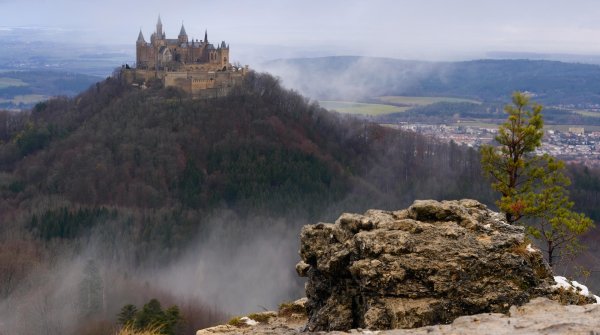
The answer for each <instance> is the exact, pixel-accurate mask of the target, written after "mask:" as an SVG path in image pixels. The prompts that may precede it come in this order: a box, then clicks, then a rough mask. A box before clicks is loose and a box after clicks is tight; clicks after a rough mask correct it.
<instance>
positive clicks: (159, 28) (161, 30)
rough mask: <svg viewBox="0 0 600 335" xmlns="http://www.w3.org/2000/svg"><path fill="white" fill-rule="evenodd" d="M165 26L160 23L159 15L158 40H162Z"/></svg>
mask: <svg viewBox="0 0 600 335" xmlns="http://www.w3.org/2000/svg"><path fill="white" fill-rule="evenodd" d="M162 28H163V26H162V22H161V21H160V15H158V22H156V38H157V39H159V40H160V39H162V38H163V29H162Z"/></svg>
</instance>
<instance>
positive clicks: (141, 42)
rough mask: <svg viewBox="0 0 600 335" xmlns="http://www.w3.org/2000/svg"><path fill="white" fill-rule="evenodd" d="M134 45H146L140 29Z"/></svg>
mask: <svg viewBox="0 0 600 335" xmlns="http://www.w3.org/2000/svg"><path fill="white" fill-rule="evenodd" d="M136 44H146V40H145V39H144V34H142V29H140V34H139V35H138V39H137V42H136Z"/></svg>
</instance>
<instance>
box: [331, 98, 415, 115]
mask: <svg viewBox="0 0 600 335" xmlns="http://www.w3.org/2000/svg"><path fill="white" fill-rule="evenodd" d="M319 104H320V105H321V107H323V108H327V109H330V110H335V111H338V112H340V113H347V114H365V115H383V114H391V113H398V112H404V111H406V110H407V109H409V107H398V106H392V105H385V104H369V103H362V102H353V101H319Z"/></svg>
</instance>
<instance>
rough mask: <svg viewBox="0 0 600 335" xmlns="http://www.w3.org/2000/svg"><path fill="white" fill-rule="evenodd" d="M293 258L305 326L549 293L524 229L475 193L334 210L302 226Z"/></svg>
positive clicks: (440, 319)
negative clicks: (328, 217) (302, 280)
mask: <svg viewBox="0 0 600 335" xmlns="http://www.w3.org/2000/svg"><path fill="white" fill-rule="evenodd" d="M300 256H301V259H302V261H301V262H300V263H298V265H297V266H296V270H297V271H298V273H299V274H300V275H301V276H304V277H308V282H307V284H306V294H307V298H308V301H307V303H306V308H307V311H308V323H307V326H306V330H308V331H332V330H348V329H353V328H367V329H394V328H414V327H422V326H427V325H434V324H447V323H451V322H452V321H453V320H455V319H456V318H458V317H460V316H463V315H472V314H477V313H507V312H508V311H509V308H510V306H512V305H516V306H519V305H523V304H525V303H527V302H528V301H529V300H530V299H532V298H535V297H550V298H554V299H561V300H563V301H564V302H570V303H573V302H575V303H591V302H594V300H593V299H591V298H588V297H582V296H581V295H578V294H576V293H573V292H571V291H566V290H563V291H560V292H558V293H557V291H556V290H555V289H553V288H552V285H554V284H555V282H554V279H553V276H552V273H551V271H550V269H549V267H548V266H547V264H546V263H545V262H544V260H543V257H542V254H541V253H540V252H539V251H536V250H533V249H531V247H530V246H528V243H527V242H526V240H525V235H524V229H523V228H522V227H520V226H513V225H508V224H507V223H506V222H505V221H504V220H503V217H502V216H501V215H500V214H498V213H495V212H493V211H490V210H489V209H487V208H486V206H484V205H482V204H480V203H479V202H477V201H475V200H460V201H444V202H437V201H432V200H427V201H416V202H415V203H414V204H413V205H412V206H410V207H409V208H408V209H406V210H401V211H394V212H389V211H380V210H370V211H367V212H366V213H365V214H364V215H358V214H343V215H342V216H341V217H340V218H339V219H338V220H337V221H336V222H335V223H334V224H330V223H318V224H315V225H309V226H305V227H304V228H303V230H302V235H301V247H300Z"/></svg>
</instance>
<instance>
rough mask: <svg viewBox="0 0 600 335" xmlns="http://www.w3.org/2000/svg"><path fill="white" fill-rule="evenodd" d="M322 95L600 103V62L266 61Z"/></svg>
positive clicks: (287, 80)
mask: <svg viewBox="0 0 600 335" xmlns="http://www.w3.org/2000/svg"><path fill="white" fill-rule="evenodd" d="M263 68H264V69H265V70H267V71H269V72H270V73H273V74H275V75H277V76H280V77H281V78H283V80H284V84H285V85H287V86H289V87H292V88H295V89H297V90H299V91H300V92H302V93H304V94H307V95H309V96H311V97H314V98H318V99H354V100H353V101H355V99H357V98H363V99H365V98H371V97H374V96H382V95H407V96H448V97H463V98H471V99H478V100H482V101H486V102H497V101H501V102H505V101H506V97H508V96H510V94H511V93H512V92H514V91H529V92H531V93H534V94H535V95H536V96H535V98H536V101H538V102H540V103H543V104H557V103H562V104H592V103H600V66H598V65H590V64H577V63H563V62H557V61H545V60H519V59H516V60H474V61H464V62H423V61H405V60H398V59H386V58H373V57H355V56H343V57H322V58H301V59H284V60H276V61H271V62H268V63H266V64H263Z"/></svg>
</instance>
